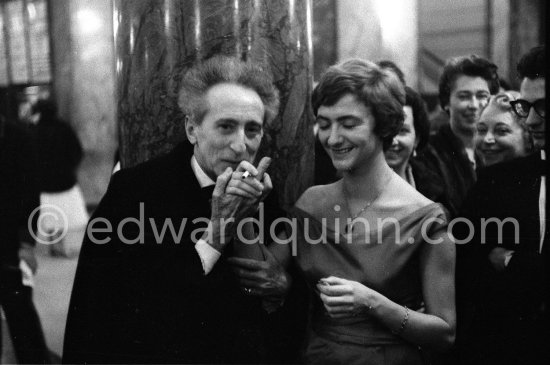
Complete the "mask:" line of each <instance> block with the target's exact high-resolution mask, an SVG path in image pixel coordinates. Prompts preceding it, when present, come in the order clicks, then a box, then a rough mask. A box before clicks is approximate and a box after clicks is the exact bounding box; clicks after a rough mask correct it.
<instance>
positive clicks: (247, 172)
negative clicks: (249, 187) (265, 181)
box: [241, 171, 250, 179]
mask: <svg viewBox="0 0 550 365" xmlns="http://www.w3.org/2000/svg"><path fill="white" fill-rule="evenodd" d="M249 176H250V172H249V171H245V172H244V174H243V176H241V179H246V178H247V177H249Z"/></svg>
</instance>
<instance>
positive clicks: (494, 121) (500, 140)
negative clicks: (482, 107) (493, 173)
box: [474, 112, 527, 166]
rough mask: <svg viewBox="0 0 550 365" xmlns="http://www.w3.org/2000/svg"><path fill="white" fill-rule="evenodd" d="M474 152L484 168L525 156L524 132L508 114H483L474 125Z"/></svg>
mask: <svg viewBox="0 0 550 365" xmlns="http://www.w3.org/2000/svg"><path fill="white" fill-rule="evenodd" d="M474 144H475V148H476V151H477V152H478V154H479V155H480V156H481V159H482V160H483V162H484V164H485V165H486V166H489V165H493V164H495V163H498V162H502V161H506V160H510V159H512V158H515V157H520V156H524V155H525V154H526V147H527V146H526V144H525V139H524V130H523V128H521V126H520V125H519V124H518V123H517V122H516V120H515V119H514V117H513V116H512V115H511V113H509V112H504V113H483V114H482V115H481V118H480V119H479V121H478V122H477V124H476V134H475V137H474Z"/></svg>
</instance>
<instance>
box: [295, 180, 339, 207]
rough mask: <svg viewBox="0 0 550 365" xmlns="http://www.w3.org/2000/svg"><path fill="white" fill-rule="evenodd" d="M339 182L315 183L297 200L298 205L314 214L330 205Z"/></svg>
mask: <svg viewBox="0 0 550 365" xmlns="http://www.w3.org/2000/svg"><path fill="white" fill-rule="evenodd" d="M338 184H339V182H338V181H337V182H335V183H332V184H328V185H315V186H312V187H310V188H308V189H307V190H306V191H304V193H303V194H302V195H301V196H300V198H299V199H298V201H297V202H296V204H295V205H296V207H297V208H300V209H301V210H303V211H306V212H309V213H312V214H314V213H315V212H317V211H319V210H322V209H325V208H326V206H327V205H330V204H331V202H332V200H334V197H335V195H336V192H337V189H338Z"/></svg>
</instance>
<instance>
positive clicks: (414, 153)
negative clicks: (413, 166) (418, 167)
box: [413, 148, 416, 157]
mask: <svg viewBox="0 0 550 365" xmlns="http://www.w3.org/2000/svg"><path fill="white" fill-rule="evenodd" d="M413 157H416V148H415V149H414V150H413Z"/></svg>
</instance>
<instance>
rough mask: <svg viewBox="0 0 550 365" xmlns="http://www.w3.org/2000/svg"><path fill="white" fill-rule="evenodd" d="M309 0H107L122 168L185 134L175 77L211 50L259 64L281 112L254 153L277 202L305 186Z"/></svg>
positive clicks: (309, 173) (308, 178)
mask: <svg viewBox="0 0 550 365" xmlns="http://www.w3.org/2000/svg"><path fill="white" fill-rule="evenodd" d="M310 25H311V2H310V1H309V0H270V1H266V0H207V1H205V0H201V1H199V0H142V1H124V0H115V3H114V33H115V49H116V76H117V79H116V83H117V105H118V123H119V136H120V156H121V162H122V166H123V168H124V167H128V166H132V165H135V164H137V163H139V162H142V161H145V160H148V159H150V158H152V157H154V156H156V155H158V154H161V153H163V152H166V151H168V150H170V149H171V148H172V147H173V146H174V145H175V144H176V143H178V142H179V141H181V140H182V139H184V138H185V134H184V124H183V115H182V113H181V111H180V110H179V108H178V106H177V93H178V89H179V86H180V80H181V77H182V73H183V72H184V71H185V70H187V69H188V68H189V67H190V66H192V65H193V64H195V63H197V62H201V60H203V59H206V58H208V57H210V56H212V55H215V54H226V55H234V56H237V57H241V58H242V59H252V60H257V61H261V62H267V63H268V64H269V65H270V66H271V70H272V72H273V74H274V78H275V82H276V85H277V87H278V88H279V90H280V95H281V109H280V112H279V115H278V117H277V118H276V120H275V121H274V122H273V123H272V124H271V125H269V126H267V127H266V133H265V137H264V142H263V144H262V148H261V151H260V155H262V156H264V155H268V156H271V157H273V159H274V162H273V164H272V166H271V167H270V174H271V176H272V177H273V179H274V183H275V185H276V187H277V189H278V191H279V192H280V199H281V203H282V204H283V205H284V206H288V205H290V204H292V203H293V202H294V201H295V200H296V199H297V198H298V196H299V194H301V193H302V192H303V190H305V188H307V187H308V186H309V185H311V182H312V177H313V158H314V156H313V148H312V146H313V136H312V133H311V124H312V116H311V112H310V110H311V108H310V105H309V103H310V101H309V94H310V91H311V26H310Z"/></svg>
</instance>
